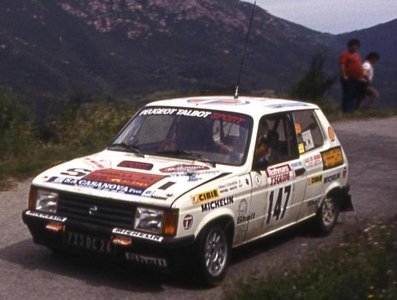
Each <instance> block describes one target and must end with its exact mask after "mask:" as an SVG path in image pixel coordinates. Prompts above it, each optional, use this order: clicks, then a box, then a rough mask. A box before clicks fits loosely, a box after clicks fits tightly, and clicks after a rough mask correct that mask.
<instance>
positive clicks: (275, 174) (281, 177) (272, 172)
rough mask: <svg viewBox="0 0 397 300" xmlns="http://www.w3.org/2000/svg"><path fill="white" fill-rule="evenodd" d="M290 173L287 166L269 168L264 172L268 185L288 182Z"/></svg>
mask: <svg viewBox="0 0 397 300" xmlns="http://www.w3.org/2000/svg"><path fill="white" fill-rule="evenodd" d="M290 172H291V167H290V165H288V164H285V165H282V166H278V167H269V168H267V170H266V173H267V176H268V177H269V179H270V185H276V184H279V183H283V182H286V181H288V180H290Z"/></svg>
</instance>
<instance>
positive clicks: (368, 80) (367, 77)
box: [357, 52, 380, 108]
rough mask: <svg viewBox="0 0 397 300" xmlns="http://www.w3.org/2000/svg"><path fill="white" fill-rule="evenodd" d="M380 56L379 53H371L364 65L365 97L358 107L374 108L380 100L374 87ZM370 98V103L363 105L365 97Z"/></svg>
mask: <svg viewBox="0 0 397 300" xmlns="http://www.w3.org/2000/svg"><path fill="white" fill-rule="evenodd" d="M379 58H380V57H379V54H378V53H377V52H370V53H369V54H368V55H367V57H366V59H365V61H364V63H363V66H362V67H363V73H364V82H365V86H364V91H363V96H362V97H361V100H360V101H359V103H358V105H357V106H358V107H357V108H359V107H360V106H361V107H370V106H372V105H373V104H374V103H375V102H377V101H378V100H379V92H378V90H377V89H376V88H375V87H374V86H373V85H372V81H373V78H374V73H375V72H374V65H375V64H376V63H377V62H378V61H379ZM366 96H367V97H368V101H367V102H366V103H364V104H362V105H361V102H362V100H363V99H364V98H365V97H366Z"/></svg>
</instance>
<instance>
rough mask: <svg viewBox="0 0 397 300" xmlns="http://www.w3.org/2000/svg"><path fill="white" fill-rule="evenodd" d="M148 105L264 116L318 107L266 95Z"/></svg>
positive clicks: (179, 99)
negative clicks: (265, 96)
mask: <svg viewBox="0 0 397 300" xmlns="http://www.w3.org/2000/svg"><path fill="white" fill-rule="evenodd" d="M146 106H163V107H164V106H166V107H181V108H182V107H183V108H189V107H191V108H194V109H207V110H221V111H230V112H239V113H243V114H247V115H250V116H253V117H255V116H258V117H260V116H263V115H265V114H272V113H277V112H283V111H294V110H307V109H318V108H319V107H318V106H317V105H315V104H312V103H307V102H300V101H294V100H286V99H277V98H264V97H238V98H237V99H235V98H234V97H233V96H200V97H188V98H175V99H167V100H160V101H155V102H151V103H148V104H147V105H146Z"/></svg>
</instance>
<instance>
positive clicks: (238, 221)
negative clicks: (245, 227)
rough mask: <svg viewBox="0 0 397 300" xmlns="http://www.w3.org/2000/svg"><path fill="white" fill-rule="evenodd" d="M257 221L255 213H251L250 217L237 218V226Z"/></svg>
mask: <svg viewBox="0 0 397 300" xmlns="http://www.w3.org/2000/svg"><path fill="white" fill-rule="evenodd" d="M253 219H255V213H254V212H253V213H251V214H249V215H248V216H239V217H238V218H237V224H241V223H245V222H249V221H251V220H253Z"/></svg>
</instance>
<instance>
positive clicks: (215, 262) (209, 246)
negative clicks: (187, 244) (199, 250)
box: [205, 230, 228, 276]
mask: <svg viewBox="0 0 397 300" xmlns="http://www.w3.org/2000/svg"><path fill="white" fill-rule="evenodd" d="M227 251H228V250H227V241H226V237H225V235H224V234H223V233H222V232H220V231H216V230H214V231H212V232H210V234H209V235H208V236H207V239H206V242H205V266H206V268H207V270H208V272H209V273H210V274H211V275H212V276H219V275H220V274H221V273H222V271H223V270H224V268H225V265H226V258H227Z"/></svg>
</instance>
